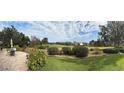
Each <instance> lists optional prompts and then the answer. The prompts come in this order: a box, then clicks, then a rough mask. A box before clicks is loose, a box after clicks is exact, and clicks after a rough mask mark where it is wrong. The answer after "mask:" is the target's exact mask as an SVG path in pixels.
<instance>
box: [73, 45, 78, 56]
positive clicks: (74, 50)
mask: <svg viewBox="0 0 124 93" xmlns="http://www.w3.org/2000/svg"><path fill="white" fill-rule="evenodd" d="M76 49H77V46H74V47H73V48H72V55H76Z"/></svg>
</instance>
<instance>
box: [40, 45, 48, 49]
mask: <svg viewBox="0 0 124 93" xmlns="http://www.w3.org/2000/svg"><path fill="white" fill-rule="evenodd" d="M48 47H49V46H48V45H40V46H39V47H38V48H39V49H47V48H48Z"/></svg>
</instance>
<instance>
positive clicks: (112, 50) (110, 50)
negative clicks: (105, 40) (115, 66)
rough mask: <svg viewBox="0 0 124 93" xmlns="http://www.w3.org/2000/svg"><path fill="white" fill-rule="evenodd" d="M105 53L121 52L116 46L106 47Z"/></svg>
mask: <svg viewBox="0 0 124 93" xmlns="http://www.w3.org/2000/svg"><path fill="white" fill-rule="evenodd" d="M103 53H107V54H117V53H119V50H118V49H116V48H106V49H103Z"/></svg>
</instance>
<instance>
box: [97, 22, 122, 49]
mask: <svg viewBox="0 0 124 93" xmlns="http://www.w3.org/2000/svg"><path fill="white" fill-rule="evenodd" d="M99 35H100V39H101V40H102V41H104V42H105V44H106V45H113V46H117V47H119V46H120V45H121V44H123V43H124V22H123V21H109V22H108V24H107V25H106V26H101V32H100V33H99Z"/></svg>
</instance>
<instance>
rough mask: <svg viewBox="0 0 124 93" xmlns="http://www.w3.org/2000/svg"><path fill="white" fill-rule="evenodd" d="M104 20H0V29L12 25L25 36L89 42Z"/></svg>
mask: <svg viewBox="0 0 124 93" xmlns="http://www.w3.org/2000/svg"><path fill="white" fill-rule="evenodd" d="M105 24H106V21H0V31H2V29H3V28H4V27H10V26H11V25H13V26H14V27H15V28H16V29H17V30H18V31H19V32H22V33H24V34H25V35H26V36H29V37H31V36H36V37H38V38H40V39H42V38H44V37H47V38H48V40H49V42H66V41H71V42H73V41H77V42H89V41H91V40H97V39H98V32H100V29H99V25H105Z"/></svg>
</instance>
